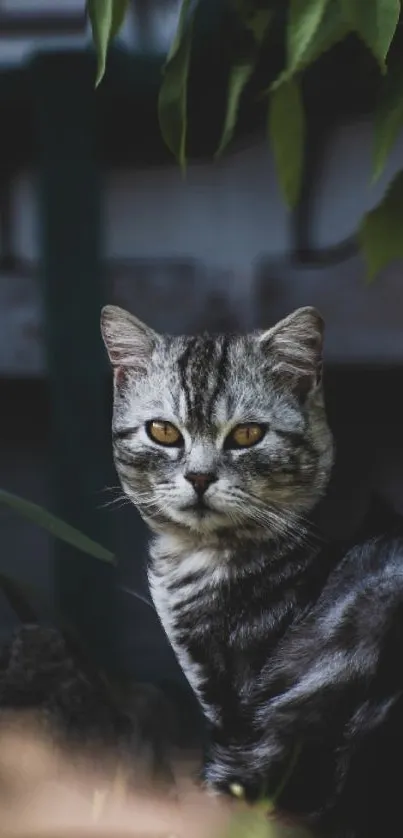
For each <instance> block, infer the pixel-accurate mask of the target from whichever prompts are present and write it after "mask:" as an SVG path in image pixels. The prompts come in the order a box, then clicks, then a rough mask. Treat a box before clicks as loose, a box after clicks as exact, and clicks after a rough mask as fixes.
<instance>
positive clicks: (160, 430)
mask: <svg viewBox="0 0 403 838" xmlns="http://www.w3.org/2000/svg"><path fill="white" fill-rule="evenodd" d="M146 431H147V433H148V436H149V437H150V439H152V440H153V441H154V442H158V443H159V445H172V446H173V445H176V446H178V447H179V446H180V445H182V444H183V437H182V434H181V432H180V431H178V429H177V428H175V425H172V424H171V422H164V421H163V420H161V419H153V421H152V422H148V423H147V425H146Z"/></svg>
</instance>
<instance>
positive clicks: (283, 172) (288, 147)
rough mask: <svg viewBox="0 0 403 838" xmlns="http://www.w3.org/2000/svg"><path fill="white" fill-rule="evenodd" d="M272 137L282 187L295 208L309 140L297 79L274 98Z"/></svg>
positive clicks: (271, 110)
mask: <svg viewBox="0 0 403 838" xmlns="http://www.w3.org/2000/svg"><path fill="white" fill-rule="evenodd" d="M269 135H270V140H271V145H272V149H273V154H274V159H275V161H276V167H277V172H278V177H279V181H280V186H281V189H282V192H283V195H284V198H285V200H286V202H287V204H288V205H289V206H290V207H292V206H294V204H295V203H296V201H297V198H298V194H299V190H300V186H301V180H302V172H303V162H304V140H305V115H304V107H303V103H302V97H301V91H300V86H299V84H298V82H297V81H296V80H294V79H290V81H287V80H286V81H284V82H283V83H282V84H280V85H279V86H278V87H276V89H275V90H273V91H272V93H271V95H270V107H269Z"/></svg>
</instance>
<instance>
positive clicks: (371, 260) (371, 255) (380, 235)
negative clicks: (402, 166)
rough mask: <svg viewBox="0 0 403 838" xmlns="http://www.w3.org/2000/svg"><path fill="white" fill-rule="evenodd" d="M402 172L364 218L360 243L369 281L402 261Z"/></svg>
mask: <svg viewBox="0 0 403 838" xmlns="http://www.w3.org/2000/svg"><path fill="white" fill-rule="evenodd" d="M402 231H403V171H402V172H399V174H398V175H397V176H396V177H395V178H394V180H393V181H392V183H391V185H390V186H389V188H388V190H387V192H386V195H385V196H384V198H383V200H382V201H381V203H380V204H379V205H378V206H377V207H376V208H375V209H374V210H372V212H369V213H367V215H366V216H365V217H364V219H363V222H362V224H361V228H360V231H359V240H360V243H361V248H362V251H363V253H364V256H365V259H366V262H367V265H368V275H369V278H370V279H374V277H375V276H376V274H377V273H378V272H379V271H380V270H382V268H384V267H386V265H387V264H388V263H389V262H391V261H393V260H395V259H403V235H402Z"/></svg>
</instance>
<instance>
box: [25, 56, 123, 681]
mask: <svg viewBox="0 0 403 838" xmlns="http://www.w3.org/2000/svg"><path fill="white" fill-rule="evenodd" d="M32 77H33V95H34V107H35V109H36V117H37V139H38V162H39V171H38V178H39V183H38V186H39V192H38V194H39V199H40V200H39V218H40V230H39V234H40V239H41V247H42V288H43V299H44V309H45V319H46V348H47V361H48V371H49V373H48V374H49V381H50V400H51V420H52V447H51V458H52V476H53V485H52V493H53V499H54V509H55V510H56V511H57V513H58V514H59V515H61V516H62V517H63V518H65V519H66V520H67V521H68V522H69V523H71V524H73V525H74V526H76V527H78V528H80V529H81V530H82V531H83V532H85V533H86V534H87V535H89V536H91V537H93V538H95V539H97V540H98V541H100V542H101V543H103V544H104V545H105V546H107V547H111V543H110V542H111V534H110V533H109V532H108V531H107V530H108V525H109V521H110V516H107V515H106V513H105V511H102V509H101V506H102V502H103V500H104V497H105V496H104V495H103V494H102V489H103V488H104V487H105V485H106V484H107V483H108V482H109V480H110V473H111V468H112V466H111V456H110V453H109V452H110V441H109V427H108V426H109V419H108V416H107V413H108V410H107V399H106V376H105V372H106V361H105V358H104V352H103V347H102V344H101V340H100V334H99V314H100V308H101V305H102V303H103V301H104V288H103V283H102V279H101V267H100V255H101V254H100V250H101V241H102V225H101V188H100V172H99V166H98V162H97V155H96V145H95V96H96V93H95V91H94V64H93V60H92V57H91V56H90V55H87V54H85V53H78V54H77V53H68V54H60V53H58V54H45V55H42V56H38V57H36V58H35V60H34V61H33V64H32ZM107 518H108V524H107ZM54 558H55V564H54V582H55V596H56V601H57V603H58V605H59V607H60V610H61V612H62V614H64V615H65V616H66V617H68V618H69V619H70V620H72V621H73V623H74V624H75V626H76V628H77V629H78V630H79V632H80V633H81V635H82V637H83V639H84V640H85V641H86V642H87V644H88V646H89V648H90V650H91V651H92V653H93V655H94V658H95V659H96V660H97V661H98V662H99V663H101V664H102V665H103V666H105V667H106V668H109V669H111V668H115V666H116V665H117V662H118V657H119V655H118V631H117V608H116V571H115V570H114V569H113V568H112V567H109V566H107V565H105V564H104V563H102V562H100V561H98V560H97V559H92V558H90V557H88V556H86V555H84V554H82V553H78V552H75V551H73V550H72V549H71V548H69V547H67V546H66V545H64V544H62V543H61V542H58V541H56V542H55V545H54Z"/></svg>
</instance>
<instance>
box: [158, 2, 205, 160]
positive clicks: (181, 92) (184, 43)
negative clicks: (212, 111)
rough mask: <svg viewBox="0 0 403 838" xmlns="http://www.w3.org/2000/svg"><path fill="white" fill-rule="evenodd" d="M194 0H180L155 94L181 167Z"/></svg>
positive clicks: (164, 128)
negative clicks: (166, 56) (158, 92)
mask: <svg viewBox="0 0 403 838" xmlns="http://www.w3.org/2000/svg"><path fill="white" fill-rule="evenodd" d="M196 5H197V4H196V3H195V2H194V0H183V2H182V6H181V10H180V15H179V23H178V29H177V33H176V36H175V39H174V41H173V44H172V46H171V49H170V51H169V53H168V58H167V61H166V64H165V68H164V75H163V80H162V84H161V89H160V94H159V97H158V117H159V123H160V128H161V133H162V136H163V138H164V140H165V142H166V144H167V146H168V148H169V150H170V151H172V154H174V155H175V157H176V159H177V161H178V163H179V165H180V167H181V169H182V171H184V170H185V168H186V137H187V91H188V75H189V63H190V52H191V46H192V32H193V19H194V10H195V7H196Z"/></svg>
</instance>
